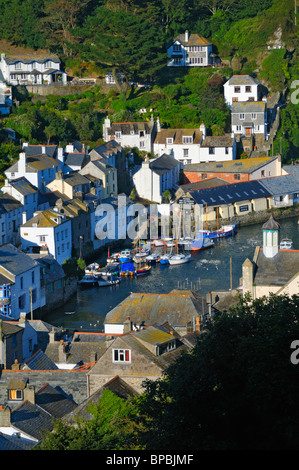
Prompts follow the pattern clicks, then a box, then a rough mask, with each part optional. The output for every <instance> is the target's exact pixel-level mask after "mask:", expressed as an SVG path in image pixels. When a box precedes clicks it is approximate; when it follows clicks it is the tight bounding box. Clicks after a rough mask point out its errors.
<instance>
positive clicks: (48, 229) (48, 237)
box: [20, 209, 72, 265]
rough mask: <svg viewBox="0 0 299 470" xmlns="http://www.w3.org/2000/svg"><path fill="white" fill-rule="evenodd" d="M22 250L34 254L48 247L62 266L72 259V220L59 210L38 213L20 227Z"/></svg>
mask: <svg viewBox="0 0 299 470" xmlns="http://www.w3.org/2000/svg"><path fill="white" fill-rule="evenodd" d="M20 236H21V243H22V250H24V251H26V250H27V251H28V252H30V251H31V252H32V251H34V249H36V247H42V246H46V247H47V248H48V250H49V253H50V254H51V255H52V256H53V257H54V258H55V259H56V260H57V261H58V263H59V264H61V265H62V263H63V261H65V260H66V259H67V258H71V257H72V227H71V220H70V219H69V218H67V217H66V216H65V215H64V214H62V213H59V212H58V210H54V209H46V210H44V211H41V212H37V213H36V214H35V215H34V216H33V217H32V218H31V219H29V220H28V221H27V222H26V223H24V224H22V225H21V227H20Z"/></svg>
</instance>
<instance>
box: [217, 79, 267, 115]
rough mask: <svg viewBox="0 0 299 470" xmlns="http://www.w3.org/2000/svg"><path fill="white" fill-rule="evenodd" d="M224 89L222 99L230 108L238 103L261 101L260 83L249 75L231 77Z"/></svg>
mask: <svg viewBox="0 0 299 470" xmlns="http://www.w3.org/2000/svg"><path fill="white" fill-rule="evenodd" d="M223 87H224V98H225V101H226V103H227V105H228V106H229V107H230V108H231V106H232V104H233V103H237V102H239V101H259V100H260V99H261V90H260V88H261V85H260V82H259V81H258V80H257V79H255V78H253V77H251V76H250V75H233V76H232V77H231V78H230V79H229V80H227V82H226V83H224V85H223Z"/></svg>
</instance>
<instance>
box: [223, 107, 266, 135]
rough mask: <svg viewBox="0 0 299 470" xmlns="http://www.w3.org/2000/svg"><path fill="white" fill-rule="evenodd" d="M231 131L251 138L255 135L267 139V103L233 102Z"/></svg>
mask: <svg viewBox="0 0 299 470" xmlns="http://www.w3.org/2000/svg"><path fill="white" fill-rule="evenodd" d="M231 130H232V133H233V134H236V135H240V136H241V137H246V138H250V137H252V136H253V135H255V134H259V135H262V136H263V137H264V139H267V132H268V131H267V102H266V101H246V102H244V101H243V102H233V104H232V107H231Z"/></svg>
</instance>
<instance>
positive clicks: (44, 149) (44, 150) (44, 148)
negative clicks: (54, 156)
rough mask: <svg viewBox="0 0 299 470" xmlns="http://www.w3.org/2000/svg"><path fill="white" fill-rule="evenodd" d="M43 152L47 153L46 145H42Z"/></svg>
mask: <svg viewBox="0 0 299 470" xmlns="http://www.w3.org/2000/svg"><path fill="white" fill-rule="evenodd" d="M42 153H45V154H46V155H47V150H46V147H44V146H42Z"/></svg>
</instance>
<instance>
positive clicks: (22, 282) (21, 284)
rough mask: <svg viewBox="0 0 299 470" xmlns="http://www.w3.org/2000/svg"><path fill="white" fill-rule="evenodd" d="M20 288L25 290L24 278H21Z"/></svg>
mask: <svg viewBox="0 0 299 470" xmlns="http://www.w3.org/2000/svg"><path fill="white" fill-rule="evenodd" d="M20 287H21V289H23V288H24V278H23V276H21V277H20Z"/></svg>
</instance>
